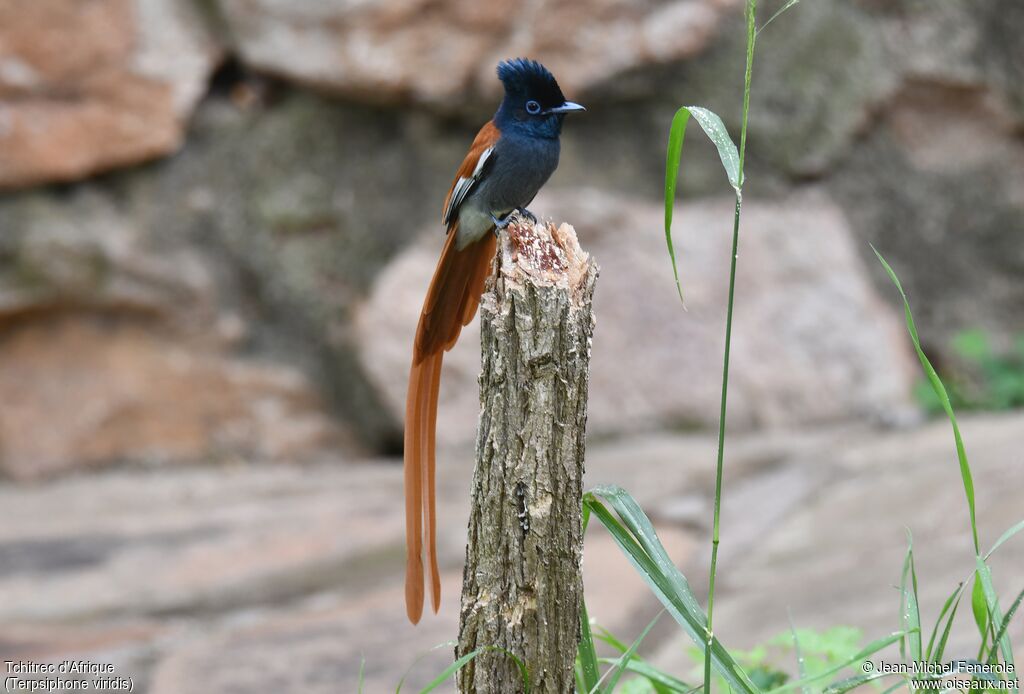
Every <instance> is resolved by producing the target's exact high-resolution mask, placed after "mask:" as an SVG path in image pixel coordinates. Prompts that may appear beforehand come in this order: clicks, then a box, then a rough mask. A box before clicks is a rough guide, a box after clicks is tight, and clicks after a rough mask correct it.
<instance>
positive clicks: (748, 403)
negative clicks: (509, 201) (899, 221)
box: [357, 190, 916, 444]
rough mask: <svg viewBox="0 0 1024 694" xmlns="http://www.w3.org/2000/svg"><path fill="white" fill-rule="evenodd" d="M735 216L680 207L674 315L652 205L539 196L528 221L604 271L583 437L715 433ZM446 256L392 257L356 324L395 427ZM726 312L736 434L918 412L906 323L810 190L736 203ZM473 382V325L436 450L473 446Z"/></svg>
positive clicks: (456, 361) (578, 193) (447, 389)
mask: <svg viewBox="0 0 1024 694" xmlns="http://www.w3.org/2000/svg"><path fill="white" fill-rule="evenodd" d="M732 208H733V202H732V200H731V199H716V200H709V201H701V202H692V203H691V202H687V203H684V204H682V205H681V208H680V211H679V214H678V216H677V221H676V225H675V228H676V240H677V242H676V246H677V253H678V255H679V258H680V269H681V275H682V282H683V287H684V290H685V292H686V305H687V310H685V311H684V310H683V307H682V306H681V305H680V303H679V299H678V297H677V295H676V291H675V287H674V284H673V281H672V276H671V270H670V267H669V261H668V257H667V254H666V249H665V242H664V238H663V236H662V234H661V232H660V225H661V220H662V209H661V208H660V207H659V206H658V205H656V204H652V203H647V202H643V201H640V200H637V199H631V198H623V197H615V196H612V195H609V194H607V193H605V192H603V191H597V190H575V191H567V190H562V191H551V192H547V193H542V194H541V198H539V199H538V203H537V204H536V210H537V211H538V212H543V213H544V214H546V215H549V216H551V217H553V218H554V219H556V220H567V221H569V222H571V223H572V224H573V225H574V226H575V227H576V229H577V231H578V233H579V236H580V241H581V244H582V245H583V247H584V249H585V250H587V251H588V252H591V253H593V255H594V257H595V258H596V259H597V262H598V264H599V265H600V266H601V277H600V279H599V281H598V287H597V291H596V294H595V299H594V310H595V313H596V316H597V329H596V331H595V334H594V341H593V350H594V352H593V358H592V364H591V366H592V375H591V381H590V418H589V422H588V426H589V430H590V433H591V434H595V435H599V436H600V435H608V434H616V433H621V432H624V431H630V430H635V429H654V428H658V427H684V428H689V427H709V426H712V425H713V424H714V423H715V422H716V421H717V417H718V404H719V395H720V386H721V380H720V378H721V374H720V371H719V369H718V365H719V364H720V363H721V355H722V346H723V337H722V332H723V327H724V319H725V303H726V295H727V285H728V264H729V252H730V243H731V239H730V232H731V223H732ZM440 244H441V238H440V234H439V233H437V232H436V231H435V232H433V233H430V234H427V235H426V238H424V239H421V241H420V242H419V243H417V244H416V245H415V246H414V247H412V248H410V249H408V250H407V251H405V252H403V253H402V254H401V255H399V256H398V257H397V258H396V260H395V261H394V262H393V263H392V264H391V265H390V266H389V267H387V268H386V269H385V270H384V271H383V272H382V273H381V275H380V279H379V280H378V282H377V284H376V285H375V287H374V290H373V293H372V294H371V296H370V298H369V300H368V301H367V302H366V303H365V304H364V305H363V306H362V308H361V310H360V311H359V313H358V315H357V325H358V329H357V333H358V336H359V344H360V349H361V352H362V355H363V363H364V365H365V368H366V369H367V370H368V371H369V372H370V373H372V374H373V375H374V377H375V379H376V381H377V382H378V383H379V384H380V387H381V389H382V390H383V392H385V393H386V395H387V398H388V401H389V402H390V403H391V406H392V408H393V410H394V411H395V413H396V416H399V413H400V412H401V411H403V410H404V397H405V385H406V376H407V370H408V364H409V358H410V349H411V345H412V336H413V331H414V329H415V325H416V320H417V316H418V313H419V309H420V305H421V302H422V298H423V294H424V292H425V290H426V286H427V284H428V283H429V281H430V276H431V273H432V271H433V266H434V264H435V263H436V260H437V255H438V250H439V247H440ZM736 301H737V303H736V314H735V332H734V342H733V362H732V372H731V373H732V380H731V389H732V390H731V396H730V416H731V418H732V419H733V420H734V422H735V424H736V425H738V426H745V427H752V426H777V427H786V426H794V425H800V424H820V423H824V422H832V421H842V420H846V419H851V418H854V419H856V418H861V419H865V418H866V419H876V420H878V419H881V420H892V419H901V418H903V417H905V416H906V415H908V414H909V413H910V412H911V411H912V409H911V408H912V405H911V402H910V395H909V394H910V390H911V385H912V383H913V380H914V378H915V377H916V371H915V367H914V363H913V360H912V358H911V356H910V353H909V351H908V343H907V340H906V338H905V336H904V333H903V330H902V325H901V322H900V321H899V320H898V318H897V314H896V313H895V312H894V311H893V310H892V308H891V307H890V306H887V305H886V303H885V302H883V301H881V300H880V299H879V297H878V294H877V293H876V291H875V290H874V289H873V287H872V285H871V283H870V281H869V275H868V273H867V272H866V269H865V267H864V264H863V263H862V261H861V260H860V258H859V257H858V254H857V251H856V249H855V247H854V241H853V236H852V234H851V231H850V228H849V225H848V223H847V221H846V217H845V216H844V215H843V213H842V212H841V211H840V209H839V208H838V207H837V206H836V205H835V204H834V203H832V202H831V201H830V200H829V199H828V198H827V197H826V196H825V195H824V194H822V193H821V192H820V191H818V190H812V191H806V192H801V193H797V194H794V195H792V196H790V197H787V198H785V199H783V200H780V201H778V202H768V201H761V200H749V201H747V202H746V204H745V207H744V221H743V240H742V242H741V248H740V273H739V283H738V288H737V299H736ZM478 372H479V335H478V328H477V325H476V323H473V324H471V325H470V326H469V327H467V328H466V329H465V330H464V331H463V336H462V338H461V340H460V341H459V343H458V345H457V346H456V347H455V349H453V350H452V352H451V353H449V355H448V356H447V357H446V359H445V375H444V378H443V385H442V389H441V404H440V411H439V415H438V416H439V424H438V439H439V441H441V442H442V443H446V444H460V443H465V442H467V441H468V440H471V439H472V438H473V436H474V435H475V432H476V416H477V412H478V396H477V385H476V376H477V373H478Z"/></svg>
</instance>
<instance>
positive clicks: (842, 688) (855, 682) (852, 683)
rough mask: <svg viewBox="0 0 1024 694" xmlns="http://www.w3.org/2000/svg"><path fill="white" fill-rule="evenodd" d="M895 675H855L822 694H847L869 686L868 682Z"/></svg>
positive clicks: (826, 689)
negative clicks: (860, 687) (866, 685)
mask: <svg viewBox="0 0 1024 694" xmlns="http://www.w3.org/2000/svg"><path fill="white" fill-rule="evenodd" d="M893 674H895V673H892V672H869V673H867V674H860V675H855V676H853V677H849V678H847V679H845V680H840V681H839V682H836V683H834V684H830V685H829V686H827V687H825V688H824V689H823V690H822V694H845V692H848V691H850V690H852V689H856V688H857V687H859V686H861V685H863V684H867V683H868V682H873V681H875V680H880V679H882V678H883V677H892V676H893ZM901 684H902V683H901Z"/></svg>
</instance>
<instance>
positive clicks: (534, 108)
mask: <svg viewBox="0 0 1024 694" xmlns="http://www.w3.org/2000/svg"><path fill="white" fill-rule="evenodd" d="M526 112H527V113H529V114H530V115H531V116H536V115H537V114H538V113H540V104H538V103H537V102H536V101H534V100H533V99H530V100H529V101H527V102H526Z"/></svg>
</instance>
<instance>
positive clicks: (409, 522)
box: [405, 225, 495, 624]
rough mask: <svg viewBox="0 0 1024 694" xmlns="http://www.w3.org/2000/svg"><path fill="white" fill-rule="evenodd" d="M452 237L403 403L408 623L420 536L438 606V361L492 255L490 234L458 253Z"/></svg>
mask: <svg viewBox="0 0 1024 694" xmlns="http://www.w3.org/2000/svg"><path fill="white" fill-rule="evenodd" d="M457 232H458V226H457V225H453V226H452V228H451V229H449V231H448V238H447V240H446V241H445V245H444V250H442V251H441V259H440V260H439V261H438V263H437V269H436V270H435V271H434V278H433V279H432V280H431V281H430V288H429V289H428V290H427V298H426V300H425V301H424V302H423V311H422V312H421V313H420V321H419V324H418V325H417V327H416V343H415V346H414V348H413V355H412V368H411V369H410V371H409V392H408V395H407V396H406V400H405V542H406V568H405V608H406V612H407V613H408V615H409V621H411V622H412V623H413V624H416V623H417V622H419V621H420V616H421V615H422V614H423V544H424V543H423V539H424V538H423V536H424V531H425V532H426V545H427V560H428V561H429V562H430V590H431V603H432V605H433V608H434V612H437V610H438V608H439V607H440V605H441V576H440V573H439V572H438V568H437V549H436V533H437V523H436V517H435V508H434V434H435V429H436V424H437V396H438V391H439V390H440V387H441V361H442V358H443V356H444V352H445V351H446V350H449V349H451V348H452V346H454V345H455V342H456V340H458V339H459V333H460V332H461V331H462V326H464V325H466V324H468V323H469V321H471V320H473V316H474V315H476V310H477V307H478V306H479V305H480V295H481V294H483V290H484V281H485V280H486V279H487V274H488V272H489V270H490V266H491V260H492V259H493V258H494V251H495V238H494V235H493V234H490V233H488V234H487V235H486V236H484V237H483V238H482V239H480V240H479V241H476V242H475V243H471V244H470V245H468V246H467V247H466V248H464V249H462V250H459V249H458V248H456V245H455V241H456V237H457V236H458V233H457Z"/></svg>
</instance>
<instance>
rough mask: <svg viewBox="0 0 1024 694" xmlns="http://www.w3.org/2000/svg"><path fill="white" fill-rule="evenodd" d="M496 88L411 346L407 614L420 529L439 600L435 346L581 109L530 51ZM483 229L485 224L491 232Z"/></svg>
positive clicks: (479, 284) (417, 585)
mask: <svg viewBox="0 0 1024 694" xmlns="http://www.w3.org/2000/svg"><path fill="white" fill-rule="evenodd" d="M498 79H500V80H501V83H502V85H503V86H504V88H505V96H504V98H503V99H502V102H501V105H500V106H499V107H498V111H497V113H495V114H494V118H492V119H491V120H490V121H489V122H488V123H487V124H486V125H484V127H482V128H481V129H480V132H478V133H477V135H476V138H475V139H474V140H473V144H472V145H471V146H470V148H469V154H467V155H466V158H465V159H464V160H463V162H462V166H460V167H459V170H458V172H457V173H456V174H455V181H454V182H453V183H452V187H451V189H450V190H449V191H448V197H447V198H446V199H445V201H444V213H443V216H442V222H443V224H444V225H445V227H446V228H447V233H448V237H447V239H446V240H445V243H444V248H443V250H442V251H441V258H440V260H438V263H437V269H436V270H435V271H434V277H433V279H432V280H431V281H430V287H429V289H427V297H426V300H425V301H424V302H423V310H422V312H421V313H420V320H419V324H418V325H417V326H416V342H415V344H414V345H413V353H412V368H411V369H410V372H409V391H408V395H407V396H406V401H405V534H406V575H405V606H406V612H407V613H408V615H409V621H411V622H412V623H413V624H416V623H417V622H419V620H420V616H421V615H422V614H423V592H424V588H423V585H424V577H423V544H424V528H425V530H426V546H427V559H428V561H429V562H430V586H431V601H432V605H433V608H434V612H437V610H438V608H439V607H440V605H441V577H440V574H439V572H438V568H437V549H436V518H435V507H434V433H435V427H436V423H437V396H438V390H439V389H440V385H441V360H442V357H443V356H444V352H445V351H447V350H449V349H451V348H452V347H453V346H454V345H455V342H456V341H457V340H458V339H459V332H460V331H461V330H462V326H464V325H467V324H468V323H469V321H471V320H472V319H473V316H474V315H475V314H476V310H477V306H478V305H479V304H480V296H481V294H482V293H483V289H484V281H485V280H486V279H487V275H488V272H489V271H490V268H491V261H492V260H493V258H494V253H495V246H496V243H495V239H496V237H497V234H498V232H499V230H501V229H504V228H505V226H506V225H507V224H508V222H509V220H510V218H511V215H512V213H513V212H519V213H520V214H522V215H524V216H526V217H529V218H531V219H535V218H534V216H533V214H531V213H530V212H529V210H527V209H526V206H527V205H529V204H530V202H531V201H532V200H533V198H534V196H535V195H537V191H539V190H540V188H541V186H543V185H544V183H546V182H547V180H548V178H549V177H550V176H551V174H552V173H553V172H554V170H555V168H556V167H557V166H558V154H559V142H558V137H559V135H560V134H561V132H562V121H563V120H565V114H567V113H571V112H572V111H583V110H585V109H584V108H583V107H582V106H580V105H579V104H575V103H573V102H571V101H566V100H565V97H564V96H563V95H562V90H561V89H560V88H559V87H558V82H556V81H555V78H554V76H553V75H552V74H551V73H550V72H549V71H548V69H547V68H545V67H544V66H543V65H541V64H540V63H538V62H536V61H534V60H527V59H524V58H517V59H515V60H507V61H505V62H502V63H501V64H499V65H498ZM492 232H493V233H492Z"/></svg>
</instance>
